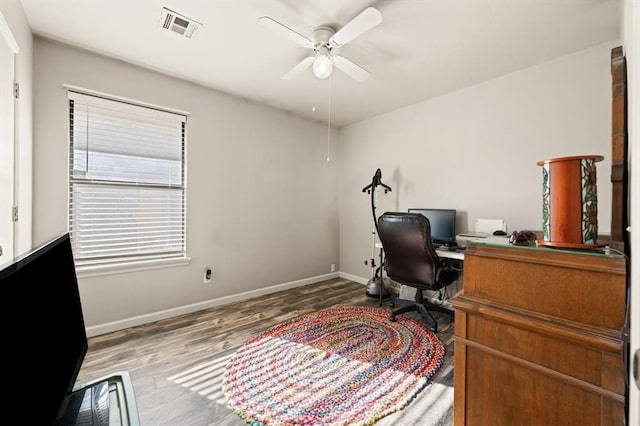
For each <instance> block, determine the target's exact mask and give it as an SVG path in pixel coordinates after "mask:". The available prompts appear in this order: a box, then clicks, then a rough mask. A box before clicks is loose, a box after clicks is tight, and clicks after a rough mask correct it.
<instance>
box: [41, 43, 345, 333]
mask: <svg viewBox="0 0 640 426" xmlns="http://www.w3.org/2000/svg"><path fill="white" fill-rule="evenodd" d="M34 46H35V49H34V89H35V102H34V105H35V107H34V121H33V126H34V215H33V233H34V240H35V242H44V241H46V240H48V239H50V238H52V237H54V236H55V235H57V234H58V233H62V232H65V231H66V229H67V164H68V161H67V157H68V151H67V150H68V107H67V97H66V92H65V90H64V89H63V84H70V85H74V86H79V87H83V88H88V89H92V90H96V91H99V92H104V93H109V94H112V95H116V96H122V97H126V98H130V99H134V100H138V101H143V102H148V103H152V104H156V105H162V106H165V107H169V108H174V109H178V110H182V111H187V112H189V113H190V115H189V117H188V121H187V137H188V140H187V186H188V191H187V192H188V195H187V247H188V255H189V256H191V258H192V261H191V263H190V264H189V265H188V266H181V267H173V268H164V269H156V270H148V271H141V272H133V273H123V274H117V275H106V276H98V277H90V278H86V277H85V278H81V279H80V292H81V297H82V303H83V308H84V314H85V321H86V324H87V325H88V326H89V333H90V334H92V333H93V334H95V333H97V332H102V331H109V330H111V329H117V328H122V327H124V326H129V325H132V324H135V323H141V322H145V321H149V320H151V319H158V317H163V316H169V315H174V314H176V313H181V312H186V311H189V310H196V309H198V308H202V307H206V306H212V305H215V304H217V303H221V302H228V301H230V300H232V299H233V298H234V297H235V298H246V297H249V296H251V295H256V294H260V293H261V292H266V291H269V289H267V290H265V289H264V288H265V287H269V286H277V285H280V284H284V286H291V285H297V284H301V283H305V282H308V280H314V279H316V280H317V279H320V278H326V274H329V273H330V265H331V264H335V265H336V266H337V267H339V265H338V260H339V259H338V248H339V247H338V243H339V242H338V241H339V240H338V233H339V227H338V161H339V157H338V155H332V158H331V161H330V162H327V158H326V157H327V145H326V143H327V142H326V141H327V133H326V132H327V127H326V126H324V125H321V124H319V123H315V122H312V121H308V120H306V119H302V118H299V117H297V116H294V115H291V114H288V113H286V112H283V111H279V110H276V109H272V108H270V107H266V106H262V105H259V104H256V103H252V102H249V101H246V100H244V99H240V98H236V97H232V96H230V95H226V94H223V93H221V92H217V91H214V90H210V89H207V88H204V87H201V86H198V85H195V84H192V83H188V82H185V81H182V80H179V79H176V78H173V77H169V76H166V75H163V74H159V73H156V72H153V71H149V70H146V69H142V68H139V67H136V66H133V65H130V64H127V63H124V62H121V61H119V60H114V59H110V58H107V57H103V56H99V55H96V54H92V53H89V52H86V51H83V50H79V49H76V48H73V47H69V46H65V45H62V44H59V43H57V42H53V41H51V40H47V39H43V38H39V37H36V38H35V44H34ZM212 72H214V71H212ZM335 133H336V134H335V135H333V137H332V140H333V141H337V132H335ZM333 151H334V153H336V154H337V149H334V150H333ZM206 266H212V267H213V268H214V272H213V283H212V284H207V285H205V284H203V272H204V269H205V267H206ZM247 292H248V293H247ZM244 293H246V294H244Z"/></svg>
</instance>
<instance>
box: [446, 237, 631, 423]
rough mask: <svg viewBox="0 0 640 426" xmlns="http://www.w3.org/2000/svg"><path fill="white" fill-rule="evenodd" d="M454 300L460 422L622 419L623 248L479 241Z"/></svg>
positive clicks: (472, 246) (457, 420) (457, 416)
mask: <svg viewBox="0 0 640 426" xmlns="http://www.w3.org/2000/svg"><path fill="white" fill-rule="evenodd" d="M464 265H465V267H464V270H465V279H464V288H463V290H461V291H460V292H459V293H458V294H457V295H456V297H455V298H454V299H453V300H452V304H453V307H454V309H455V335H454V340H455V366H454V372H455V373H454V389H455V391H454V423H455V424H456V425H492V426H494V425H509V426H512V425H518V426H522V425H563V424H579V425H623V423H624V367H623V361H622V342H621V340H620V330H621V328H622V326H623V322H624V315H625V300H626V293H625V288H626V287H625V279H626V260H625V258H624V257H622V256H617V255H616V256H605V255H599V254H598V255H597V254H593V253H592V252H577V251H564V250H558V249H550V248H535V247H514V246H491V245H482V244H470V245H469V246H468V247H467V250H466V252H465V257H464Z"/></svg>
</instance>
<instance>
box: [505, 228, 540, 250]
mask: <svg viewBox="0 0 640 426" xmlns="http://www.w3.org/2000/svg"><path fill="white" fill-rule="evenodd" d="M509 244H513V245H516V246H535V245H536V234H535V233H533V232H532V231H513V233H512V234H511V236H510V237H509Z"/></svg>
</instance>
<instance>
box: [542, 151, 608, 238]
mask: <svg viewBox="0 0 640 426" xmlns="http://www.w3.org/2000/svg"><path fill="white" fill-rule="evenodd" d="M602 160H604V157H603V156H601V155H584V156H575V157H562V158H552V159H550V160H543V161H538V163H537V165H538V166H542V235H543V241H540V242H539V243H541V244H544V245H547V246H555V247H568V248H583V247H589V246H595V245H596V243H597V240H598V190H597V180H596V162H598V161H602Z"/></svg>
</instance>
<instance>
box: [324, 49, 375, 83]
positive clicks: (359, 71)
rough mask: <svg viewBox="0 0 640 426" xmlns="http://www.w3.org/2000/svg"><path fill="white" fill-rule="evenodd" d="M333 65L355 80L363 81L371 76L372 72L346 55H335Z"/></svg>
mask: <svg viewBox="0 0 640 426" xmlns="http://www.w3.org/2000/svg"><path fill="white" fill-rule="evenodd" d="M333 65H335V66H336V68H338V69H339V70H341V71H342V72H344V73H345V74H347V75H348V76H349V77H351V78H353V79H354V80H356V81H358V82H360V83H362V82H365V81H367V80H368V79H369V77H371V73H370V72H369V71H367V70H365V69H364V68H362V67H361V66H359V65H356V64H355V63H353V62H351V61H350V60H348V59H347V58H345V57H344V56H340V55H333Z"/></svg>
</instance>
